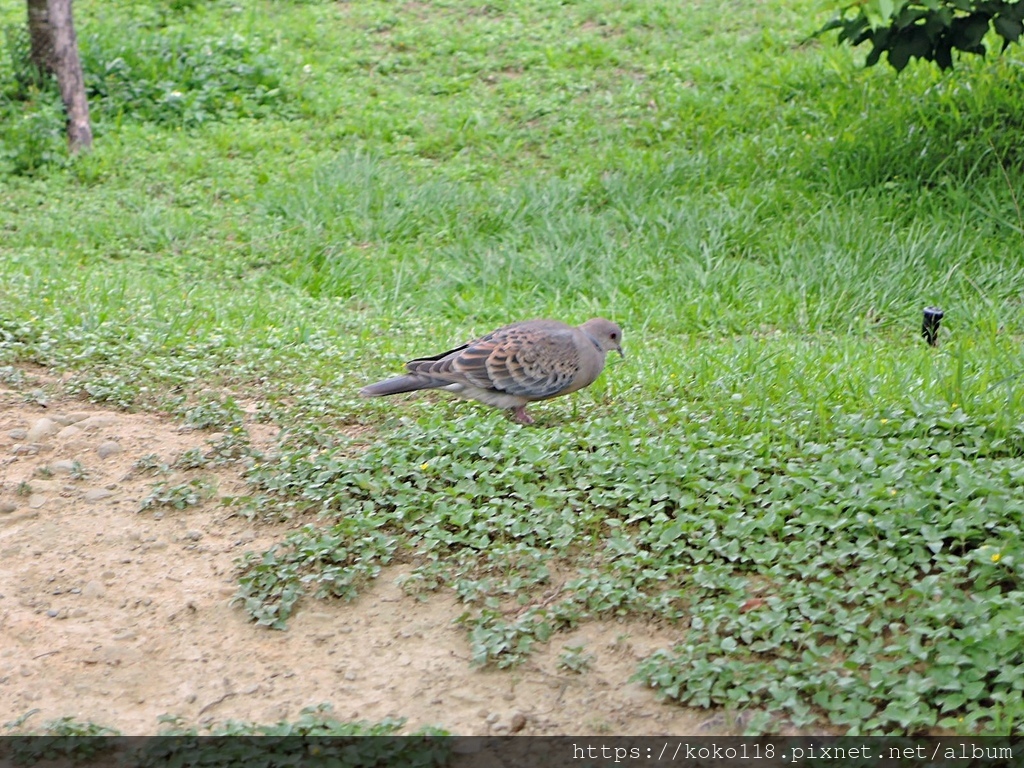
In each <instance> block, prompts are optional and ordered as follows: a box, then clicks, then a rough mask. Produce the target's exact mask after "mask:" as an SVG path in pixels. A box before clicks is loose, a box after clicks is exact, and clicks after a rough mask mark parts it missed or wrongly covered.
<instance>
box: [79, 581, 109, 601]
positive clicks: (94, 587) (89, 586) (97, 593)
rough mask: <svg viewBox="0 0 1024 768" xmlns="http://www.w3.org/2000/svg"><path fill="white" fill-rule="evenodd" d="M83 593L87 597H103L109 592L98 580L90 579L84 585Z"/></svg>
mask: <svg viewBox="0 0 1024 768" xmlns="http://www.w3.org/2000/svg"><path fill="white" fill-rule="evenodd" d="M82 594H83V595H84V596H85V597H103V596H104V595H105V594H107V590H105V589H104V588H103V585H102V584H100V583H99V582H98V581H89V582H86V584H85V586H84V587H82Z"/></svg>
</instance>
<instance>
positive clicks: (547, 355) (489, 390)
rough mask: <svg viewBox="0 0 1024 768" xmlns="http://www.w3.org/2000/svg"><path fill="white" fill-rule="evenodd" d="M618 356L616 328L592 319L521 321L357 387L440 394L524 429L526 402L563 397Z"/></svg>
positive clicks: (369, 393)
mask: <svg viewBox="0 0 1024 768" xmlns="http://www.w3.org/2000/svg"><path fill="white" fill-rule="evenodd" d="M612 350H615V351H616V352H618V353H619V355H621V356H622V357H623V358H625V356H626V355H625V353H624V352H623V351H622V329H621V328H619V326H618V325H616V324H615V323H613V322H612V321H611V320H605V319H604V318H602V317H594V318H591V319H590V320H587V321H586V322H585V323H583V324H582V325H577V326H572V325H568V324H566V323H563V322H560V321H558V320H525V321H522V322H518V323H512V324H511V325H506V326H503V327H501V328H499V329H498V330H496V331H492V332H491V333H489V334H487V335H486V336H481V337H480V338H478V339H475V340H473V341H470V342H467V343H466V344H463V345H462V346H460V347H456V348H455V349H451V350H448V351H447V352H442V353H441V354H439V355H433V356H432V357H419V358H416V359H415V360H410V361H409V362H408V363H406V364H405V368H406V370H407V371H408V373H406V374H404V375H402V376H396V377H394V378H390V379H384V380H383V381H378V382H376V383H375V384H370V385H368V386H365V387H363V388H362V389H361V390H359V394H360V395H362V396H363V397H381V396H384V395H397V394H399V393H401V392H416V391H419V390H422V389H442V390H444V391H446V392H451V393H452V394H453V395H456V396H458V397H461V398H465V399H467V400H477V401H479V402H481V403H485V404H487V405H491V406H494V407H496V408H504V409H509V410H511V411H512V418H513V419H514V420H515V421H517V422H519V423H520V424H532V423H533V417H531V416H530V414H528V413H527V412H526V405H527V403H532V402H536V401H538V400H548V399H550V398H552V397H559V396H561V395H568V394H570V393H571V392H576V391H577V390H580V389H583V388H584V387H587V386H590V385H591V384H593V383H594V380H595V379H596V378H597V377H598V376H599V375H600V373H601V371H602V370H603V369H604V361H605V355H606V354H607V353H608V352H610V351H612Z"/></svg>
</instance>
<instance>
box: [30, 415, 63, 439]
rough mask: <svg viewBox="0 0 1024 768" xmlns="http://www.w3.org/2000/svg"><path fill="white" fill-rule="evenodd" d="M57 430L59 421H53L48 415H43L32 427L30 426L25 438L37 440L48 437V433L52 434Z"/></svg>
mask: <svg viewBox="0 0 1024 768" xmlns="http://www.w3.org/2000/svg"><path fill="white" fill-rule="evenodd" d="M56 431H57V422H55V421H53V420H52V419H47V418H46V417H43V418H41V419H39V420H37V421H36V423H35V424H33V425H32V426H31V427H29V430H28V433H27V434H26V435H25V438H26V439H28V440H30V441H32V442H35V441H36V440H39V439H40V438H43V437H46V436H47V435H52V434H53V433H54V432H56Z"/></svg>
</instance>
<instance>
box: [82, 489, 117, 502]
mask: <svg viewBox="0 0 1024 768" xmlns="http://www.w3.org/2000/svg"><path fill="white" fill-rule="evenodd" d="M113 495H114V494H112V493H111V492H110V491H108V490H107V489H106V488H90V489H89V490H88V491H86V492H85V493H83V494H82V498H83V499H85V500H86V501H103V499H109V498H110V497H111V496H113Z"/></svg>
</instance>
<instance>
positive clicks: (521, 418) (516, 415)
mask: <svg viewBox="0 0 1024 768" xmlns="http://www.w3.org/2000/svg"><path fill="white" fill-rule="evenodd" d="M512 418H513V419H515V420H516V421H518V422H519V423H520V424H533V417H532V416H530V414H528V413H527V412H526V406H525V405H520V406H519V407H518V408H516V409H515V411H513V412H512Z"/></svg>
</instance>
